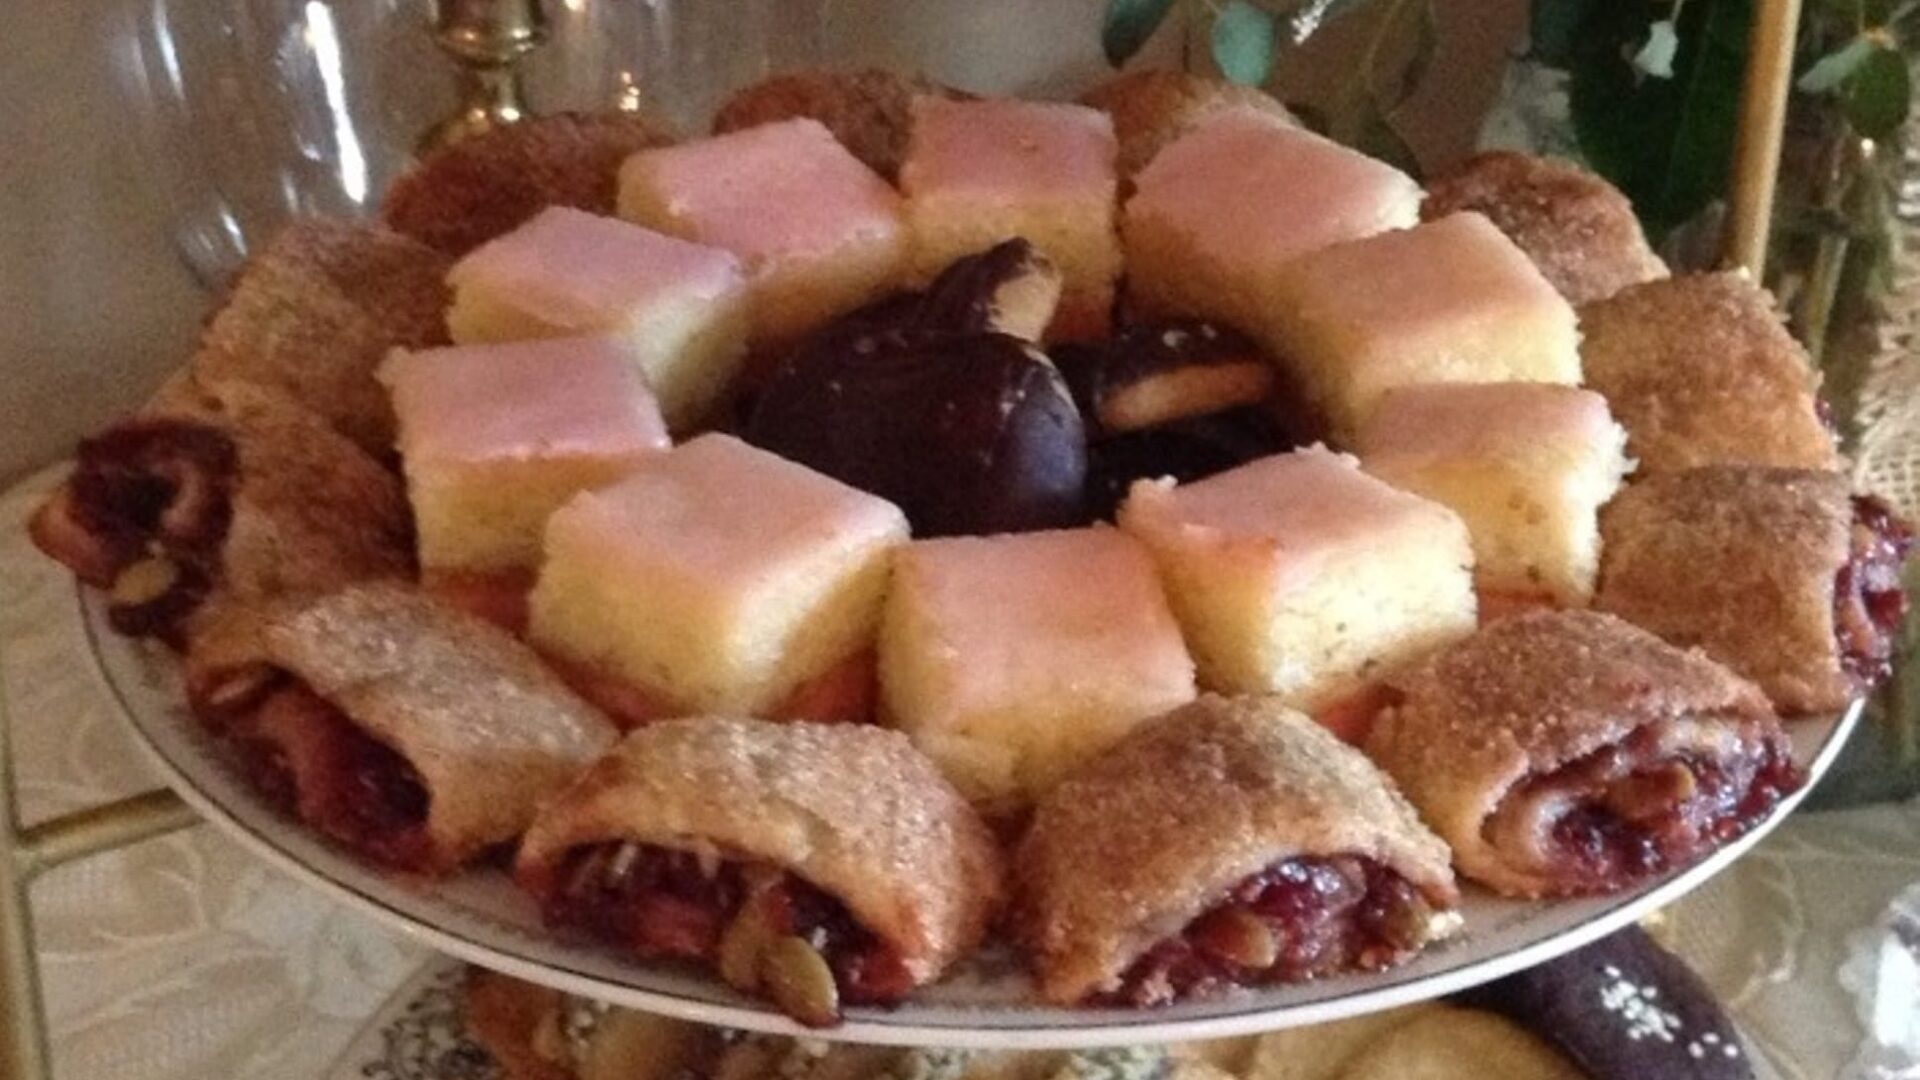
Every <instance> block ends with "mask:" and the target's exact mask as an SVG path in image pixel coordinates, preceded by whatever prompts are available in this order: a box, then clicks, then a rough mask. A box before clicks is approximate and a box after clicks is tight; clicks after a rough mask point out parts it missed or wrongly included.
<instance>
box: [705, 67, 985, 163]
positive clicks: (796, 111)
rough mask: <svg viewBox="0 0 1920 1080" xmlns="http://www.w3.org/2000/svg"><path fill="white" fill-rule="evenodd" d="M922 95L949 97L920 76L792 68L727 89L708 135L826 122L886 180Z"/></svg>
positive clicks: (898, 158) (903, 149) (898, 159)
mask: <svg viewBox="0 0 1920 1080" xmlns="http://www.w3.org/2000/svg"><path fill="white" fill-rule="evenodd" d="M923 94H928V95H934V96H950V95H951V94H952V92H951V91H948V90H944V89H942V88H941V87H939V86H936V85H934V84H933V83H931V82H928V81H927V80H925V79H916V78H909V77H907V76H905V75H896V74H895V73H893V72H891V71H884V70H881V69H878V68H866V69H864V70H861V71H796V72H791V73H788V74H784V75H774V76H770V77H768V78H765V79H762V80H760V81H759V82H757V83H754V84H752V85H751V86H746V87H742V88H741V89H739V90H736V91H734V92H733V94H732V95H731V96H729V97H728V98H727V99H726V100H725V101H723V102H721V103H720V108H719V109H718V110H716V111H715V112H714V114H713V133H714V134H715V135H724V134H726V133H727V132H730V131H739V130H741V129H743V128H751V127H759V126H760V125H762V124H771V123H776V122H778V121H781V120H793V119H797V118H799V117H810V118H812V119H814V120H818V121H820V122H821V123H822V124H825V125H826V126H827V130H828V131H831V132H833V137H834V138H836V139H839V140H840V145H842V146H844V147H846V148H847V150H848V151H850V152H851V153H852V154H853V156H854V157H857V158H859V159H860V160H861V162H863V163H864V164H865V165H866V166H867V168H869V169H872V170H873V171H874V172H877V173H879V174H880V175H881V176H884V177H886V178H887V179H888V180H889V181H891V180H893V179H894V178H895V177H897V176H899V174H900V162H901V160H902V159H904V158H905V157H906V154H907V137H908V135H909V134H910V133H911V132H912V130H913V101H914V99H915V98H917V97H920V96H921V95H923Z"/></svg>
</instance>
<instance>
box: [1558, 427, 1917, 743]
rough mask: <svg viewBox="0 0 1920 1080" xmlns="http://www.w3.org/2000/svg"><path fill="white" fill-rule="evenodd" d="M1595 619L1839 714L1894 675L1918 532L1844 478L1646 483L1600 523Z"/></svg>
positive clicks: (1739, 470) (1710, 477)
mask: <svg viewBox="0 0 1920 1080" xmlns="http://www.w3.org/2000/svg"><path fill="white" fill-rule="evenodd" d="M1600 520H1601V530H1602V536H1603V538H1604V539H1605V542H1606V548H1605V557H1604V560H1603V562H1602V566H1601V578H1600V582H1601V584H1600V594H1599V596H1598V597H1596V598H1595V601H1594V604H1595V606H1596V607H1599V608H1600V609H1602V610H1604V611H1611V612H1613V613H1614V614H1616V615H1619V616H1620V617H1621V618H1624V619H1626V620H1627V621H1629V622H1632V623H1634V624H1636V625H1638V626H1640V627H1643V628H1645V629H1647V630H1651V631H1653V632H1654V633H1656V634H1658V635H1660V636H1661V637H1663V638H1665V639H1667V640H1668V641H1670V642H1673V643H1674V644H1676V645H1683V646H1697V647H1699V648H1700V649H1701V650H1703V651H1704V652H1706V654H1707V655H1709V656H1711V657H1713V658H1714V659H1716V660H1718V661H1720V662H1721V663H1723V664H1726V665H1727V666H1728V667H1730V668H1732V669H1733V670H1735V671H1737V672H1739V673H1740V674H1742V675H1744V676H1746V677H1747V678H1749V679H1752V680H1753V681H1754V682H1756V683H1758V684H1759V685H1760V688H1761V689H1762V690H1765V691H1766V692H1767V695H1768V696H1769V697H1771V698H1772V699H1773V702H1774V704H1775V705H1776V706H1777V707H1778V708H1779V709H1780V710H1781V711H1782V712H1788V713H1805V712H1827V711H1832V710H1837V709H1841V708H1844V707H1846V705H1847V703H1848V702H1850V701H1852V700H1853V699H1854V698H1856V697H1858V696H1860V695H1861V694H1863V693H1865V692H1866V691H1867V690H1869V689H1871V688H1872V687H1873V686H1874V685H1875V684H1876V683H1878V682H1879V681H1880V680H1881V679H1882V678H1884V677H1885V676H1886V675H1887V674H1888V672H1889V671H1890V669H1891V664H1892V658H1893V650H1894V645H1895V641H1896V638H1897V636H1898V634H1899V630H1900V621H1901V617H1902V616H1903V615H1905V613H1906V597H1905V594H1904V593H1903V592H1902V591H1901V586H1900V571H1901V564H1902V563H1903V562H1904V561H1905V559H1906V556H1907V553H1908V551H1909V550H1910V549H1911V548H1912V546H1913V533H1912V532H1911V530H1909V529H1908V527H1907V526H1906V525H1905V524H1903V523H1902V522H1900V521H1898V520H1897V519H1895V518H1894V516H1893V514H1892V512H1891V511H1889V510H1888V509H1887V507H1886V505H1885V504H1884V503H1881V502H1880V501H1879V500H1877V499H1873V498H1868V497H1859V496H1854V495H1852V494H1850V492H1849V490H1848V486H1847V480H1846V477H1844V476H1842V475H1840V474H1839V473H1828V472H1816V471H1812V470H1806V469H1768V468H1758V467H1744V466H1737V465H1726V466H1710V467H1707V468H1701V469H1689V470H1687V471H1685V472H1677V473H1663V474H1660V475H1658V476H1653V477H1650V478H1648V479H1646V480H1644V481H1641V482H1640V483H1637V484H1634V485H1632V486H1631V487H1629V488H1628V489H1627V490H1626V491H1623V492H1621V493H1620V495H1619V496H1618V497H1617V498H1615V499H1614V501H1613V503H1612V504H1611V505H1609V506H1608V507H1607V509H1606V511H1605V513H1604V514H1602V515H1601V519H1600Z"/></svg>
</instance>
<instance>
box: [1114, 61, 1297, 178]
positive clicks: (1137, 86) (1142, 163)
mask: <svg viewBox="0 0 1920 1080" xmlns="http://www.w3.org/2000/svg"><path fill="white" fill-rule="evenodd" d="M1080 103H1081V104H1082V105H1091V106H1092V107H1094V108H1096V109H1099V110H1101V111H1102V112H1104V113H1106V114H1107V115H1109V116H1111V117H1113V132H1114V135H1115V136H1116V137H1118V139H1119V141H1120V158H1119V165H1120V175H1121V176H1122V177H1123V178H1124V177H1131V176H1133V174H1134V173H1137V172H1139V171H1140V170H1141V169H1144V168H1146V166H1147V162H1149V161H1152V160H1153V157H1154V155H1155V154H1158V153H1159V152H1160V151H1161V150H1162V149H1164V148H1165V147H1166V146H1167V144H1168V143H1171V142H1173V141H1174V140H1175V139H1178V138H1179V137H1180V136H1182V135H1185V134H1186V133H1187V132H1189V131H1192V130H1193V129H1194V128H1195V127H1197V126H1198V125H1199V124H1200V122H1201V121H1203V120H1205V119H1207V118H1208V117H1210V116H1216V115H1218V114H1220V113H1222V112H1227V111H1230V110H1234V109H1246V110H1249V111H1252V112H1259V113H1266V114H1267V115H1269V116H1272V117H1274V118H1275V119H1276V120H1279V121H1281V122H1283V123H1288V124H1291V123H1295V120H1294V116H1293V114H1292V113H1290V112H1288V111H1287V107H1286V106H1285V105H1282V104H1280V102H1279V101H1278V100H1276V99H1275V98H1274V97H1273V96H1272V95H1270V94H1268V93H1266V92H1265V91H1263V90H1260V89H1258V88H1256V87H1251V86H1237V85H1235V84H1233V83H1230V82H1227V81H1225V80H1223V79H1210V78H1207V77H1206V76H1203V75H1194V74H1191V73H1189V72H1184V71H1168V70H1163V69H1148V70H1142V71H1133V72H1128V73H1127V74H1125V75H1118V76H1115V77H1114V78H1112V79H1109V80H1107V81H1106V82H1104V83H1101V84H1100V85H1099V86H1096V87H1094V88H1093V89H1091V90H1089V91H1087V92H1086V93H1085V94H1083V95H1081V97H1080Z"/></svg>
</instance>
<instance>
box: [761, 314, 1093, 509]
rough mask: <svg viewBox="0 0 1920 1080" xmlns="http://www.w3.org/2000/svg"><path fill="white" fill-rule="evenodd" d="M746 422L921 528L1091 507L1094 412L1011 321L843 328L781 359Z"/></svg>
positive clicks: (787, 453)
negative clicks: (926, 328)
mask: <svg viewBox="0 0 1920 1080" xmlns="http://www.w3.org/2000/svg"><path fill="white" fill-rule="evenodd" d="M745 435H746V438H747V440H748V441H749V442H752V443H754V444H755V445H757V446H760V447H763V448H765V449H767V450H771V451H773V452H774V453H777V454H780V455H781V456H783V457H786V458H789V459H791V460H793V461H797V462H800V463H801V464H803V465H807V466H810V467H812V468H814V469H818V470H819V471H821V472H823V473H826V474H827V475H828V476H832V477H834V478H836V479H838V480H841V481H844V482H845V483H848V484H852V485H853V486H855V487H857V488H860V489H862V490H865V491H869V492H872V493H873V494H875V495H879V496H881V497H882V498H885V499H888V500H890V501H891V502H893V503H894V504H895V505H897V506H899V507H900V509H902V510H903V511H905V512H906V515H907V519H908V521H910V522H911V523H912V525H913V532H914V535H916V536H948V535H960V534H973V533H995V532H1021V531H1025V530H1030V529H1044V528H1053V527H1058V526H1065V525H1073V524H1077V523H1079V521H1080V520H1081V518H1082V513H1083V511H1082V486H1083V484H1084V483H1085V480H1086V473H1087V448H1086V436H1085V433H1084V431H1083V429H1082V426H1081V421H1080V413H1079V411H1078V410H1077V409H1075V408H1074V404H1073V399H1072V398H1071V397H1069V396H1068V394H1067V390H1066V386H1065V385H1064V384H1063V383H1062V382H1061V380H1060V374H1059V372H1057V371H1055V370H1054V368H1053V365H1052V364H1050V363H1048V362H1047V358H1046V357H1045V356H1044V355H1042V354H1041V353H1040V352H1039V351H1038V350H1037V349H1035V348H1034V347H1033V346H1032V345H1030V344H1028V343H1026V342H1023V341H1020V340H1018V339H1016V338H1012V337H1008V336H1006V335H1004V334H974V335H970V336H946V335H926V334H914V333H899V332H892V331H878V332H872V333H853V334H848V333H846V332H844V331H830V332H829V333H827V334H824V335H822V336H821V337H819V338H817V339H816V340H815V341H814V342H812V343H809V344H808V345H804V346H802V347H801V348H800V349H799V350H798V351H797V352H796V353H794V354H793V355H792V356H791V357H789V358H788V359H787V361H786V362H785V363H783V364H782V365H781V367H780V368H779V370H777V371H776V372H775V373H774V375H773V377H772V378H771V379H770V380H769V381H768V383H767V385H766V386H765V387H764V388H763V390H762V391H761V394H760V397H759V400H758V402H757V403H756V405H755V407H754V410H753V413H752V416H751V417H750V418H749V420H748V422H747V426H746V432H745Z"/></svg>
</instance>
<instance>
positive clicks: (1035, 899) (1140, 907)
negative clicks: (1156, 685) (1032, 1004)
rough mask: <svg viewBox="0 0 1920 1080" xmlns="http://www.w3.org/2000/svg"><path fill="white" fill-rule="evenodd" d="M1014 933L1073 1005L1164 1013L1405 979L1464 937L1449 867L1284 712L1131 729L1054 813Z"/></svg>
mask: <svg viewBox="0 0 1920 1080" xmlns="http://www.w3.org/2000/svg"><path fill="white" fill-rule="evenodd" d="M1014 873H1015V875H1016V880H1017V881H1018V887H1019V901H1018V904H1017V907H1016V913H1015V929H1016V930H1017V932H1018V934H1019V936H1020V938H1021V939H1022V940H1023V941H1024V942H1025V943H1026V945H1027V947H1028V948H1029V949H1030V950H1031V955H1032V958H1033V962H1034V965H1035V967H1036V969H1037V971H1038V976H1039V985H1040V993H1041V995H1042V996H1043V997H1045V998H1046V999H1047V1000H1048V1001H1051V1002H1055V1003H1058V1004H1063V1005H1065V1004H1074V1003H1080V1002H1090V1003H1094V1004H1110V1005H1132V1006H1151V1005H1164V1004H1167V1003H1170V1002H1173V1001H1178V1000H1182V999H1187V998H1194V997H1200V996H1205V995H1208V994H1213V993H1218V992H1222V991H1225V990H1229V989H1231V988H1233V987H1235V986H1243V985H1244V986H1256V985H1264V984H1268V983H1275V982H1296V981H1300V980H1303V979H1311V978H1316V977H1320V976H1325V975H1331V974H1334V973H1336V972H1341V971H1350V970H1373V969H1378V968H1383V967H1386V966H1388V965H1390V964H1394V963H1398V962H1400V961H1402V960H1405V959H1406V958H1408V957H1409V956H1411V955H1413V954H1414V953H1415V952H1418V951H1419V950H1420V949H1421V948H1423V947H1425V946H1426V945H1427V944H1428V943H1429V942H1431V941H1433V940H1436V939H1438V938H1440V937H1444V936H1445V935H1447V934H1448V933H1451V932H1452V931H1453V929H1454V928H1456V927H1457V926H1458V925H1459V921H1460V919H1459V916H1458V915H1457V914H1456V913H1454V912H1453V910H1452V909H1453V907H1454V905H1455V903H1456V902H1457V900H1458V893H1457V891H1456V890H1455V887H1454V881H1453V872H1452V870H1451V869H1450V868H1449V867H1448V865H1447V849H1446V845H1444V844H1442V843H1441V842H1440V840H1439V838H1438V837H1436V836H1434V835H1433V834H1432V833H1431V832H1429V831H1428V830H1427V828H1426V826H1424V825H1422V824H1421V823H1420V819H1419V818H1418V817H1416V816H1415V814H1414V811H1413V808H1412V807H1411V806H1408V805H1407V803H1406V801H1405V800H1404V799H1402V798H1400V796H1399V795H1398V794H1396V793H1395V792H1394V790H1393V788H1392V786H1391V785H1390V784H1389V783H1388V782H1387V779H1386V777H1385V776H1384V775H1382V774H1381V773H1380V772H1379V770H1377V769H1375V768H1374V767H1373V765H1372V764H1371V763H1370V762H1368V761H1367V759H1366V758H1365V757H1364V756H1362V755H1361V753H1360V752H1359V751H1358V750H1355V749H1353V748H1351V747H1348V746H1345V745H1343V744H1342V743H1340V742H1339V741H1338V740H1337V739H1335V738H1334V737H1333V736H1332V735H1330V734H1328V733H1327V732H1326V731H1324V730H1322V729H1321V728H1320V727H1319V726H1318V725H1316V724H1314V723H1313V722H1312V721H1311V720H1308V719H1307V718H1306V717H1304V716H1302V715H1300V714H1298V713H1295V712H1293V711H1292V710H1290V709H1288V708H1286V707H1285V706H1283V705H1281V704H1279V703H1278V702H1277V701H1275V700H1274V699H1272V698H1220V697H1204V698H1201V699H1200V700H1199V701H1197V702H1195V703H1194V704H1192V705H1188V706H1186V707H1184V708H1180V709H1176V710H1174V711H1173V712H1171V713H1168V714H1166V715H1165V716H1162V717H1159V718H1157V719H1154V720H1150V721H1147V722H1146V723H1144V724H1142V725H1140V726H1139V727H1137V728H1135V729H1134V731H1133V733H1132V734H1130V735H1129V736H1127V738H1126V739H1124V740H1122V741H1121V742H1120V743H1119V744H1118V745H1117V746H1115V747H1114V748H1113V749H1111V750H1109V751H1107V752H1106V753H1105V754H1103V755H1101V756H1100V757H1098V758H1095V759H1094V760H1093V761H1091V762H1089V763H1088V764H1087V765H1085V766H1084V767H1082V768H1081V769H1079V770H1078V771H1077V772H1075V773H1074V774H1073V775H1072V776H1070V777H1069V778H1068V779H1067V780H1066V781H1065V782H1064V783H1062V784H1060V785H1059V786H1058V787H1056V788H1054V789H1053V791H1052V793H1051V794H1049V795H1048V796H1047V797H1046V798H1045V799H1043V800H1042V801H1041V803H1040V806H1039V809H1038V810H1037V811H1036V812H1035V814H1034V819H1033V825H1032V826H1031V828H1030V829H1029V830H1028V832H1027V835H1026V837H1025V839H1024V840H1023V841H1022V843H1021V845H1020V849H1019V854H1018V856H1017V857H1016V860H1015V865H1014Z"/></svg>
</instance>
